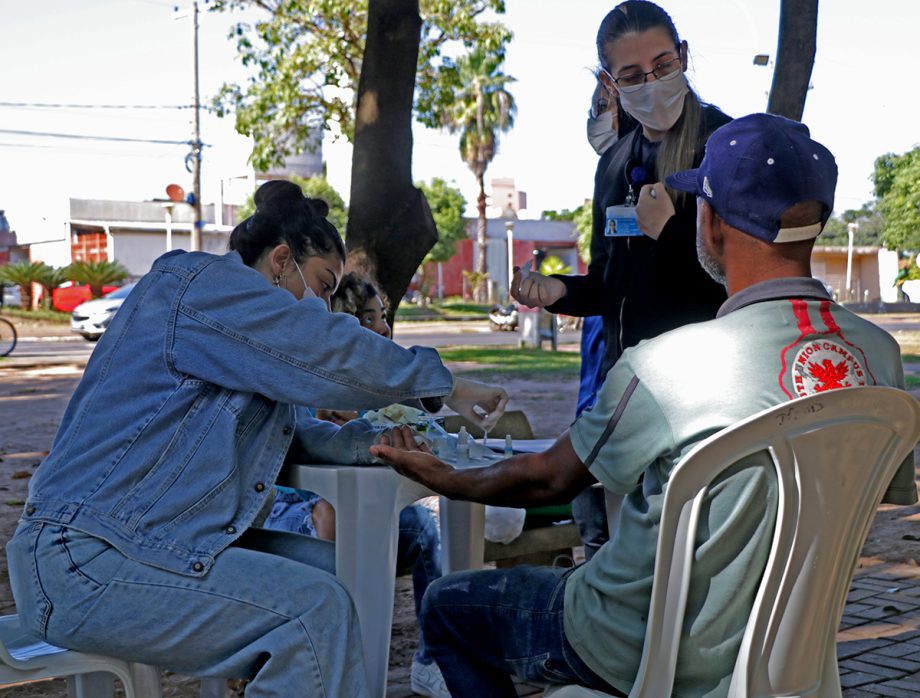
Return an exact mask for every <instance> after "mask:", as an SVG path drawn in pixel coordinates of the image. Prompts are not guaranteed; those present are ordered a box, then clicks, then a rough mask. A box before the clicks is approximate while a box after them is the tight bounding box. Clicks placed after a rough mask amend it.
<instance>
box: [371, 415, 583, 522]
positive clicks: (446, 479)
mask: <svg viewBox="0 0 920 698" xmlns="http://www.w3.org/2000/svg"><path fill="white" fill-rule="evenodd" d="M382 440H389V441H390V442H391V445H377V446H372V447H371V449H370V451H371V454H372V455H374V456H377V457H378V458H381V459H382V460H385V461H386V462H388V463H390V464H391V465H392V466H393V468H394V469H395V470H396V471H397V472H399V473H400V474H401V475H405V476H406V477H409V478H412V479H413V480H416V481H418V482H420V483H422V484H423V485H425V486H426V487H429V488H431V489H433V490H434V491H435V492H438V493H440V494H443V495H445V496H447V497H449V498H451V499H466V500H470V501H473V502H481V503H483V504H492V505H496V506H506V507H529V506H540V505H544V504H555V503H565V502H570V501H571V500H572V498H573V497H574V496H575V495H576V494H578V493H579V492H581V491H582V490H583V489H584V488H585V487H587V486H588V485H591V484H593V483H594V482H596V480H595V478H594V476H593V475H591V473H590V471H589V470H588V469H587V468H586V467H585V465H584V463H582V462H581V460H580V459H579V458H578V456H577V455H576V453H575V450H574V449H573V448H572V442H571V441H569V436H568V432H566V433H564V434H563V435H562V436H560V437H559V438H558V439H557V440H556V442H555V443H554V444H553V445H552V446H550V447H549V448H548V449H547V450H546V451H543V452H542V453H524V454H520V455H517V456H512V457H511V458H507V459H505V460H503V461H499V462H498V463H495V464H494V465H490V466H488V467H484V468H463V469H456V468H454V467H452V466H451V465H449V464H447V463H445V462H444V461H442V460H440V459H438V458H437V457H436V456H435V455H434V454H432V453H431V449H429V448H428V445H427V444H425V443H424V442H423V443H422V444H421V445H416V442H415V436H414V433H413V432H412V430H411V429H409V428H407V427H403V428H402V429H394V430H393V431H392V432H390V434H388V435H387V436H384V437H382Z"/></svg>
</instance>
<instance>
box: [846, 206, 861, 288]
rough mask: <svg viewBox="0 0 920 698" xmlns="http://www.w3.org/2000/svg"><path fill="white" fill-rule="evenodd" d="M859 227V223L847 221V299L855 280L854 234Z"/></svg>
mask: <svg viewBox="0 0 920 698" xmlns="http://www.w3.org/2000/svg"><path fill="white" fill-rule="evenodd" d="M858 227H859V223H847V300H850V294H851V290H852V289H851V285H850V284H851V283H852V281H853V235H854V234H855V233H856V229H857V228H858Z"/></svg>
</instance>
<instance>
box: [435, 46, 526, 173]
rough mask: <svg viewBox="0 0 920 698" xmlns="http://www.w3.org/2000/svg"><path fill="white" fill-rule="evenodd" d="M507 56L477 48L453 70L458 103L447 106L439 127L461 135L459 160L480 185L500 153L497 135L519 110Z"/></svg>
mask: <svg viewBox="0 0 920 698" xmlns="http://www.w3.org/2000/svg"><path fill="white" fill-rule="evenodd" d="M504 60H505V55H504V52H501V53H489V52H487V51H485V50H483V49H482V48H479V47H477V48H475V49H474V50H473V51H471V52H470V53H469V54H468V55H466V56H463V57H462V58H460V59H459V60H458V61H457V63H456V64H455V65H454V66H453V68H452V69H453V70H455V71H456V76H455V79H456V82H455V92H456V95H455V99H454V100H453V102H449V103H446V104H445V108H444V109H443V110H442V111H441V113H440V125H441V126H443V127H445V128H447V130H448V131H450V132H451V133H459V134H460V156H461V157H462V158H463V161H464V162H465V163H466V165H467V167H469V168H470V170H471V171H472V173H473V174H474V175H475V176H476V178H477V179H479V180H480V181H481V180H482V177H483V176H484V175H485V171H486V169H487V168H488V167H489V163H491V162H492V159H493V158H494V157H495V155H496V153H497V152H498V133H499V132H504V131H507V130H509V129H510V128H511V127H512V126H513V125H514V115H515V112H516V111H517V107H516V106H515V104H514V97H512V96H511V93H510V92H508V89H507V86H508V85H509V84H510V83H512V82H514V78H512V77H511V76H509V75H505V74H504V73H503V72H502V64H503V63H504Z"/></svg>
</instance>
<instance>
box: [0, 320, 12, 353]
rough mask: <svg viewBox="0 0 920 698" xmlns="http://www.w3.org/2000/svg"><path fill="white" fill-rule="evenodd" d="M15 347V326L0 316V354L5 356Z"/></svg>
mask: <svg viewBox="0 0 920 698" xmlns="http://www.w3.org/2000/svg"><path fill="white" fill-rule="evenodd" d="M15 348H16V327H15V326H14V325H13V323H12V322H10V321H9V320H7V319H6V318H4V317H0V356H7V355H8V354H10V353H11V352H12V351H13V349H15Z"/></svg>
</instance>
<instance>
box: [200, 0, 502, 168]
mask: <svg viewBox="0 0 920 698" xmlns="http://www.w3.org/2000/svg"><path fill="white" fill-rule="evenodd" d="M215 10H216V11H226V12H234V11H244V12H245V13H246V14H247V15H252V16H254V17H255V18H254V19H253V20H251V21H240V22H238V23H237V24H236V25H234V27H233V29H232V31H231V33H230V37H229V38H230V39H231V40H233V41H235V42H236V46H237V52H238V53H239V56H240V59H241V60H242V63H243V65H244V66H247V67H248V68H250V69H251V71H252V72H251V74H250V75H249V78H248V80H247V81H246V82H245V83H244V84H242V85H239V84H232V83H228V84H225V85H224V86H223V87H222V88H221V90H220V92H219V94H218V95H217V97H216V98H215V100H214V106H215V109H216V111H217V113H218V115H220V116H227V115H229V114H231V113H233V114H234V115H235V118H236V130H237V131H238V132H240V133H242V134H244V135H247V136H251V137H252V138H253V140H254V141H255V145H254V148H253V152H252V155H251V158H250V160H251V162H252V163H253V165H254V166H255V167H256V168H257V169H260V170H267V169H269V168H270V167H271V166H273V165H279V164H281V163H283V161H284V159H285V157H287V156H289V155H292V154H294V153H298V152H302V151H304V150H310V151H314V150H315V149H316V146H317V145H318V141H317V139H316V135H317V133H319V131H320V130H321V129H325V130H329V129H331V128H332V126H333V125H335V126H336V127H337V130H338V132H340V133H342V134H344V135H345V137H346V138H348V139H349V140H351V138H352V136H353V133H354V112H355V100H356V96H357V87H358V78H359V77H360V73H361V62H362V60H363V58H364V42H365V37H366V36H367V14H368V0H218V2H216V3H215ZM487 11H492V12H495V13H497V14H501V13H503V12H504V11H505V3H504V0H421V1H420V3H419V12H420V15H421V17H422V30H421V42H420V46H419V56H418V74H417V76H416V95H415V108H416V114H417V117H418V119H419V120H420V121H421V122H422V123H425V124H427V125H429V126H432V125H436V124H437V123H438V121H439V119H438V117H439V115H440V114H441V113H442V112H443V110H444V109H445V108H446V106H447V105H449V104H450V103H451V102H452V101H453V97H454V91H455V88H456V87H457V82H456V80H457V73H456V65H455V63H454V62H453V61H452V60H450V59H449V58H448V57H446V56H443V55H442V54H443V53H444V52H445V51H446V50H447V49H449V48H453V47H455V46H456V47H458V48H459V47H461V46H462V47H463V48H464V49H466V50H470V49H473V48H474V47H476V48H479V49H481V50H483V51H485V52H487V53H489V54H492V55H495V54H503V53H504V47H505V45H506V44H507V43H508V41H509V40H510V39H511V32H510V31H508V29H507V28H506V27H505V26H504V25H502V24H501V23H499V22H485V21H481V16H482V15H483V14H484V13H486V12H487Z"/></svg>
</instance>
